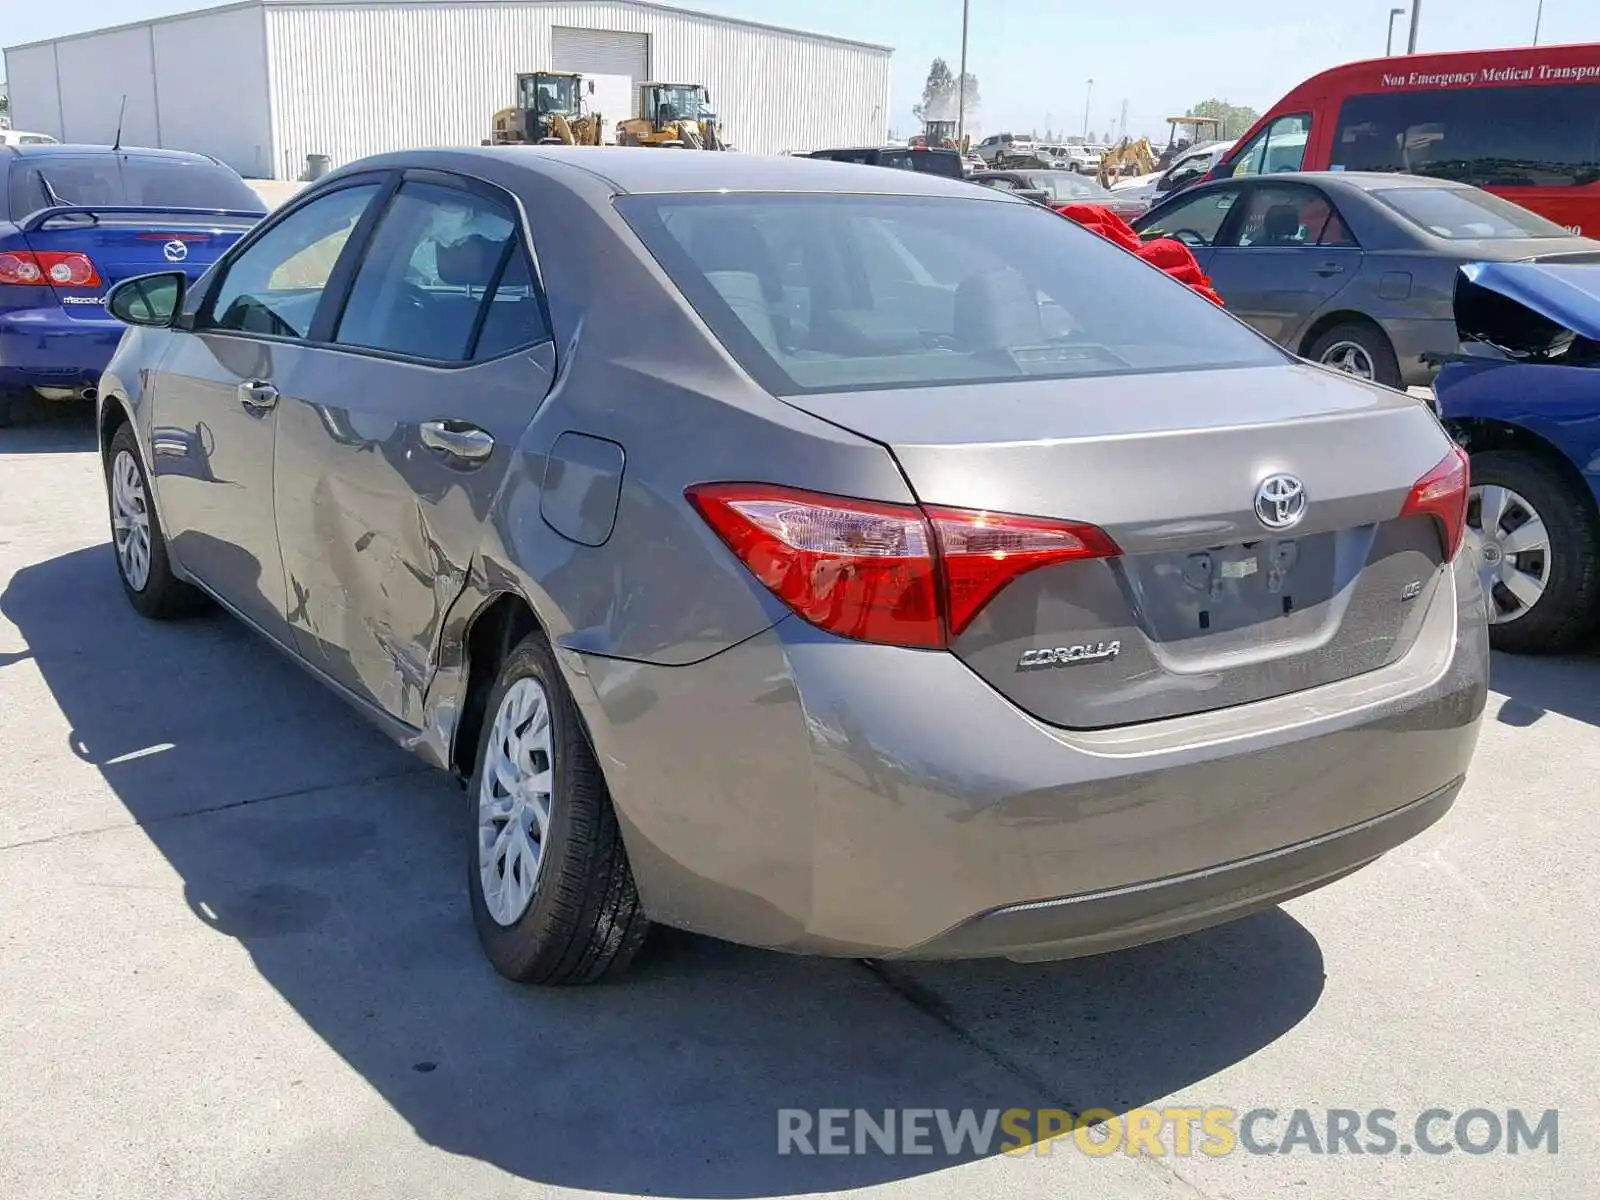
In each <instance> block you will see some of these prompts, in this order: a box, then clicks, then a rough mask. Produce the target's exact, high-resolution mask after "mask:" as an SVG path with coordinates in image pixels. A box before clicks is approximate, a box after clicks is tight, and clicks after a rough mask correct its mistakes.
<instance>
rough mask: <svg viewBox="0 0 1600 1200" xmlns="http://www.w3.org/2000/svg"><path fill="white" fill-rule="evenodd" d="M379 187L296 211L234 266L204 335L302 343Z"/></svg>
mask: <svg viewBox="0 0 1600 1200" xmlns="http://www.w3.org/2000/svg"><path fill="white" fill-rule="evenodd" d="M378 188H379V185H378V184H375V183H369V184H360V185H358V186H355V187H346V188H340V189H338V190H337V191H333V192H329V193H327V194H326V195H323V196H318V197H317V198H316V199H315V200H312V201H310V202H309V203H307V204H305V205H303V206H301V207H300V208H297V209H295V210H294V211H293V212H291V213H289V214H288V215H287V216H286V217H284V219H283V220H281V221H278V222H277V223H276V224H274V225H273V226H272V227H271V228H270V229H268V230H267V231H266V232H264V233H263V234H262V235H261V236H260V237H259V238H257V239H256V240H255V241H253V242H252V243H250V245H249V246H247V247H245V249H244V250H243V251H241V252H240V254H239V256H238V257H237V258H236V259H234V260H233V261H232V262H231V263H229V264H228V266H227V269H226V273H225V274H224V275H223V277H222V282H221V284H219V285H218V287H217V290H216V292H215V293H214V294H213V295H212V297H211V299H210V301H209V303H208V304H207V305H206V312H205V313H204V314H203V315H202V317H201V320H200V322H199V327H200V328H210V329H229V330H235V331H237V332H240V333H259V334H264V335H267V336H269V337H287V338H304V337H307V336H309V335H310V333H311V321H312V318H313V317H315V316H316V313H317V306H318V305H319V304H320V303H321V301H322V293H323V290H324V289H325V288H326V287H327V286H328V279H329V277H330V276H332V274H333V268H334V266H335V264H337V263H338V261H339V255H340V253H341V252H343V250H344V244H345V242H346V241H348V240H349V238H350V234H351V233H352V232H353V231H354V230H355V227H356V222H358V221H359V220H360V219H361V214H362V213H363V212H365V211H366V209H367V205H369V204H370V203H371V202H372V199H373V197H374V196H376V195H377V194H378Z"/></svg>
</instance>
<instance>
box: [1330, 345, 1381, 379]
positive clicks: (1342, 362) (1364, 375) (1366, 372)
mask: <svg viewBox="0 0 1600 1200" xmlns="http://www.w3.org/2000/svg"><path fill="white" fill-rule="evenodd" d="M1322 361H1323V363H1324V365H1326V366H1330V367H1333V368H1334V369H1335V370H1339V371H1343V372H1344V373H1345V374H1346V375H1354V376H1355V377H1356V378H1357V379H1375V378H1377V371H1375V370H1374V369H1373V366H1372V355H1370V354H1368V353H1367V349H1366V347H1365V346H1362V345H1360V344H1359V343H1356V342H1335V343H1334V344H1333V345H1331V346H1329V347H1328V348H1327V349H1326V350H1324V351H1323V352H1322Z"/></svg>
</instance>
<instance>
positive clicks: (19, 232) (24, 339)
mask: <svg viewBox="0 0 1600 1200" xmlns="http://www.w3.org/2000/svg"><path fill="white" fill-rule="evenodd" d="M265 212H266V205H265V204H264V203H263V202H262V200H261V198H260V197H259V196H258V195H256V193H255V191H254V190H253V189H252V188H251V187H250V185H249V184H247V183H245V181H244V180H243V179H241V178H239V176H238V175H237V174H235V173H234V171H233V170H232V169H230V168H229V167H226V166H224V165H223V164H222V163H220V162H217V161H216V160H215V159H212V158H207V157H205V156H204V155H199V154H183V153H178V152H176V151H171V150H138V149H132V148H127V147H112V146H61V145H27V146H0V425H4V424H8V423H9V422H10V419H11V415H12V412H13V411H14V406H15V403H16V400H17V399H18V398H19V397H21V396H24V395H26V394H27V393H29V392H33V393H36V394H38V395H41V396H43V397H45V398H46V399H48V400H72V399H78V398H82V399H93V397H94V394H95V387H96V386H97V384H98V383H99V379H100V372H101V371H103V370H104V369H105V366H106V363H107V362H109V361H110V359H111V352H112V351H113V350H115V349H116V348H117V342H118V340H119V339H120V338H121V336H122V328H123V327H122V325H121V324H120V323H119V322H117V321H116V320H115V319H114V318H113V317H112V316H111V315H110V314H109V313H107V312H106V310H105V297H106V293H107V292H108V291H109V290H110V288H111V285H112V284H114V283H116V282H117V281H118V280H119V279H125V278H127V277H129V276H133V275H142V274H147V273H148V272H151V271H158V270H182V271H183V272H184V273H185V274H186V275H188V276H189V277H190V279H191V281H192V280H194V279H198V278H199V277H200V276H201V275H202V274H204V272H205V270H206V268H207V267H209V266H210V265H211V264H212V263H213V262H214V261H215V260H216V258H217V256H218V255H220V254H221V253H222V252H223V251H224V250H226V249H227V248H228V247H229V246H231V245H233V243H234V242H235V241H237V240H238V239H239V235H240V234H242V233H243V232H244V231H245V230H247V229H249V228H250V226H252V225H253V224H255V222H256V221H257V220H259V219H260V218H261V216H262V215H263V214H264V213H265Z"/></svg>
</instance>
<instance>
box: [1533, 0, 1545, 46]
mask: <svg viewBox="0 0 1600 1200" xmlns="http://www.w3.org/2000/svg"><path fill="white" fill-rule="evenodd" d="M1543 23H1544V0H1539V7H1538V8H1536V9H1535V10H1534V13H1533V44H1534V45H1535V46H1537V45H1538V44H1539V26H1540V25H1541V24H1543Z"/></svg>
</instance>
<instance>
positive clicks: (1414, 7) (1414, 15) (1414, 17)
mask: <svg viewBox="0 0 1600 1200" xmlns="http://www.w3.org/2000/svg"><path fill="white" fill-rule="evenodd" d="M1420 24H1422V0H1411V36H1410V37H1409V38H1407V39H1406V53H1407V54H1415V53H1416V52H1417V26H1418V25H1420Z"/></svg>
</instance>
